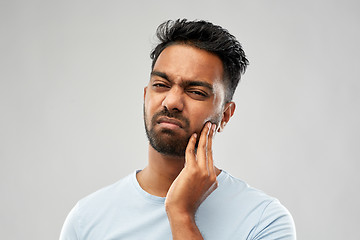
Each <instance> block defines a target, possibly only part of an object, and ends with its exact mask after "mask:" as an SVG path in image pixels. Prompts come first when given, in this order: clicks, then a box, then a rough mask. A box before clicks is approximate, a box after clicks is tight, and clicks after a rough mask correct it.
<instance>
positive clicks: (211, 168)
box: [207, 124, 216, 176]
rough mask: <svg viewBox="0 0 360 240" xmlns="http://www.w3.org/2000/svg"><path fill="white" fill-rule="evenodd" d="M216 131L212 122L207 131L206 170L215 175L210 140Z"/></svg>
mask: <svg viewBox="0 0 360 240" xmlns="http://www.w3.org/2000/svg"><path fill="white" fill-rule="evenodd" d="M215 132H216V124H212V126H211V131H210V133H209V140H208V144H207V156H208V171H209V175H210V176H216V173H215V167H214V161H213V154H212V141H213V137H214V135H215Z"/></svg>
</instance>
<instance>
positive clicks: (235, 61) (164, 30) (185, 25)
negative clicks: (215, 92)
mask: <svg viewBox="0 0 360 240" xmlns="http://www.w3.org/2000/svg"><path fill="white" fill-rule="evenodd" d="M156 36H157V38H158V39H159V40H160V43H159V44H158V45H157V46H156V47H155V48H154V49H153V51H152V52H151V54H150V57H151V59H152V69H153V68H154V65H155V63H156V61H157V59H158V57H159V55H160V54H161V52H162V51H163V50H164V49H165V48H166V47H168V46H171V45H174V44H186V45H190V46H194V47H196V48H199V49H203V50H205V51H208V52H211V53H213V54H215V55H217V56H218V57H219V58H220V59H221V61H222V64H223V67H224V75H223V81H224V82H225V86H226V96H225V102H230V101H231V100H232V98H233V95H234V92H235V89H236V87H237V85H238V83H239V81H240V78H241V74H244V73H245V70H246V67H247V65H248V64H249V61H248V60H247V58H246V56H245V52H244V50H243V49H242V47H241V45H240V43H239V41H238V40H236V38H235V37H234V36H233V35H231V34H230V33H229V32H228V31H227V30H226V29H224V28H222V27H220V26H216V25H214V24H212V23H210V22H206V21H187V20H186V19H182V20H180V19H178V20H176V21H171V20H169V21H166V22H164V23H162V24H161V25H159V27H158V29H157V31H156Z"/></svg>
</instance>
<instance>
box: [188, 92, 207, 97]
mask: <svg viewBox="0 0 360 240" xmlns="http://www.w3.org/2000/svg"><path fill="white" fill-rule="evenodd" d="M189 93H192V94H195V95H198V96H201V97H207V94H205V93H203V92H201V91H189Z"/></svg>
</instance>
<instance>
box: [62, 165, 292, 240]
mask: <svg viewBox="0 0 360 240" xmlns="http://www.w3.org/2000/svg"><path fill="white" fill-rule="evenodd" d="M136 172H137V171H135V172H134V173H132V174H130V175H129V176H127V177H125V178H123V179H121V180H120V181H118V182H116V183H114V184H112V185H110V186H108V187H105V188H103V189H100V190H99V191H97V192H95V193H93V194H91V195H89V196H87V197H85V198H84V199H82V200H80V201H79V202H78V203H77V204H76V205H75V207H74V208H73V209H72V210H71V212H70V213H69V215H68V217H67V218H66V220H65V223H64V226H63V229H62V232H61V236H60V240H75V239H77V240H110V239H111V240H117V239H127V240H133V239H134V240H135V239H136V240H145V239H146V240H152V239H154V240H169V239H172V235H171V229H170V225H169V222H168V218H167V215H166V212H165V208H164V202H165V198H163V197H157V196H153V195H150V194H149V193H147V192H145V191H144V190H143V189H142V188H141V187H140V185H139V183H138V182H137V179H136ZM217 180H218V188H217V189H216V190H215V191H214V192H213V193H212V194H211V195H210V196H209V197H208V198H206V199H205V201H204V202H203V203H202V204H201V205H200V207H199V208H198V210H197V212H196V217H195V220H196V225H197V226H198V228H199V230H200V232H201V233H202V236H203V237H204V239H207V240H211V239H214V240H215V239H216V240H219V239H221V240H226V239H239V240H245V239H246V240H247V239H266V240H275V239H282V240H285V239H286V240H293V239H296V237H295V226H294V222H293V219H292V217H291V215H290V213H289V212H288V211H287V209H286V208H285V207H283V206H282V205H281V204H280V203H279V201H278V200H277V199H275V198H272V197H269V196H268V195H266V194H264V193H263V192H261V191H259V190H257V189H254V188H251V187H249V186H248V185H247V184H246V183H244V182H243V181H241V180H239V179H237V178H235V177H233V176H231V175H230V174H228V173H227V172H225V171H221V173H220V174H219V176H218V177H217Z"/></svg>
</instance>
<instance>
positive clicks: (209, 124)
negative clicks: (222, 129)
mask: <svg viewBox="0 0 360 240" xmlns="http://www.w3.org/2000/svg"><path fill="white" fill-rule="evenodd" d="M208 128H209V130H210V129H211V122H208Z"/></svg>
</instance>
